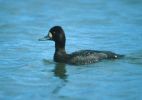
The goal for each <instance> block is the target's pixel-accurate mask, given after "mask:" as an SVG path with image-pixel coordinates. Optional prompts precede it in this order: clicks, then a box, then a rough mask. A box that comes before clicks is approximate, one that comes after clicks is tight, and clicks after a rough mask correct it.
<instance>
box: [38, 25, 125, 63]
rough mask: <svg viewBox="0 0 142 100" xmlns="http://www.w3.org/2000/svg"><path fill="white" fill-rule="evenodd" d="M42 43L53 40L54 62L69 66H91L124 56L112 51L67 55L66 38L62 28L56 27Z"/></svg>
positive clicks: (83, 51)
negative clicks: (101, 61)
mask: <svg viewBox="0 0 142 100" xmlns="http://www.w3.org/2000/svg"><path fill="white" fill-rule="evenodd" d="M39 40H40V41H45V40H51V41H54V42H55V53H54V61H55V62H61V63H68V64H75V65H81V64H90V63H95V62H98V61H100V60H103V59H118V58H120V57H122V56H123V55H119V54H116V53H113V52H111V51H97V50H80V51H76V52H73V53H71V54H67V53H66V50H65V43H66V37H65V32H64V30H63V29H62V27H61V26H54V27H52V28H51V29H50V30H49V33H48V35H47V36H45V37H44V38H41V39H39Z"/></svg>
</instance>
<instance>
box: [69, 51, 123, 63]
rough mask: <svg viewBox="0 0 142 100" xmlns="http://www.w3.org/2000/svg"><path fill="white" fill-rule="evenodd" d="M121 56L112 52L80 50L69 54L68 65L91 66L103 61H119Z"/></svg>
mask: <svg viewBox="0 0 142 100" xmlns="http://www.w3.org/2000/svg"><path fill="white" fill-rule="evenodd" d="M120 56H121V55H118V54H115V53H113V52H110V51H96V50H80V51H77V52H73V53H72V54H69V59H68V63H70V64H77V65H80V64H89V63H95V62H98V61H100V60H102V59H117V58H119V57H120Z"/></svg>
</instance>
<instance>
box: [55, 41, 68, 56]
mask: <svg viewBox="0 0 142 100" xmlns="http://www.w3.org/2000/svg"><path fill="white" fill-rule="evenodd" d="M59 52H60V53H64V54H66V50H65V42H63V43H61V42H55V53H59Z"/></svg>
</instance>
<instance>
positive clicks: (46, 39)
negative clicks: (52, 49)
mask: <svg viewBox="0 0 142 100" xmlns="http://www.w3.org/2000/svg"><path fill="white" fill-rule="evenodd" d="M38 40H39V41H48V40H50V38H49V37H47V36H45V37H43V38H40V39H38Z"/></svg>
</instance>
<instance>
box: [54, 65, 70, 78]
mask: <svg viewBox="0 0 142 100" xmlns="http://www.w3.org/2000/svg"><path fill="white" fill-rule="evenodd" d="M53 72H54V75H55V76H56V77H59V78H60V79H63V80H66V78H67V74H66V64H64V63H56V65H55V69H54V70H53Z"/></svg>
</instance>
